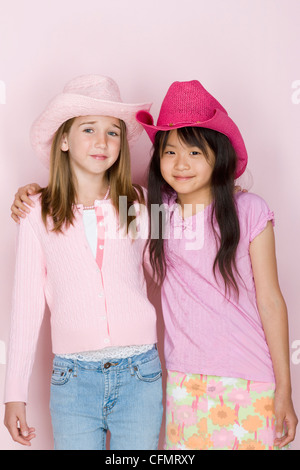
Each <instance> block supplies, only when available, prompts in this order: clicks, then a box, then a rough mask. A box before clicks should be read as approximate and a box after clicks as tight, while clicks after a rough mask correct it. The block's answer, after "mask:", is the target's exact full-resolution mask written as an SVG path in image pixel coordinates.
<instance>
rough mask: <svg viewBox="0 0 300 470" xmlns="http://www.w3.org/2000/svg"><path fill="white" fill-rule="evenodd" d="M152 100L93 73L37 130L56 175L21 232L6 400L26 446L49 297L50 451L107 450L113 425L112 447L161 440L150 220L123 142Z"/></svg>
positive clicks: (39, 149) (15, 432)
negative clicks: (129, 100)
mask: <svg viewBox="0 0 300 470" xmlns="http://www.w3.org/2000/svg"><path fill="white" fill-rule="evenodd" d="M149 107H150V105H148V104H145V103H144V104H138V105H134V104H126V103H123V102H122V100H121V97H120V94H119V89H118V87H117V85H116V83H115V82H114V81H113V80H112V79H110V78H107V77H102V76H98V75H88V76H83V77H78V78H76V79H74V80H72V81H70V82H69V83H68V84H67V85H66V87H65V88H64V91H63V93H61V94H59V95H58V96H56V97H55V98H54V99H53V100H52V101H51V102H50V103H49V104H48V106H47V108H46V110H45V111H44V112H43V114H42V115H41V116H40V117H39V118H38V119H37V121H36V122H35V123H34V125H33V127H32V132H31V141H32V144H33V147H34V149H35V151H36V153H37V155H38V156H39V157H40V158H41V160H42V161H43V162H44V163H45V164H46V166H47V167H49V170H50V176H49V183H48V186H47V187H46V188H43V189H41V190H40V192H39V194H38V195H36V196H35V197H34V198H33V202H34V204H35V207H34V208H33V209H32V210H31V213H30V214H29V215H28V217H27V218H26V219H22V220H21V223H20V229H19V236H18V247H17V258H16V271H15V272H16V274H15V283H14V291H13V306H12V320H11V333H10V342H9V350H8V364H7V374H6V386H5V399H4V401H5V403H6V411H5V425H6V426H7V428H8V430H9V432H10V433H11V435H12V437H13V439H14V440H15V441H16V442H19V443H20V444H23V445H30V444H31V440H32V439H33V438H34V437H35V431H34V428H32V427H30V426H29V425H28V424H27V420H26V406H25V405H26V404H27V401H28V383H29V378H30V374H31V370H32V366H33V361H34V354H35V349H36V344H37V340H38V335H39V329H40V325H41V322H42V318H43V314H44V310H45V306H46V304H47V305H48V307H49V309H50V312H51V336H52V345H53V352H54V354H55V357H54V363H53V374H52V380H51V401H50V409H51V418H52V424H53V433H54V443H55V449H57V450H61V449H75V450H79V449H83V450H96V449H105V446H106V443H105V441H106V434H107V431H108V430H109V431H110V433H111V441H110V443H111V449H119V450H121V449H156V448H157V445H158V437H159V431H160V426H161V418H162V384H161V375H162V373H161V365H160V361H159V357H158V352H157V348H156V341H157V334H156V312H155V309H154V307H153V306H152V304H151V303H150V301H149V300H148V298H147V289H146V283H145V278H144V275H143V254H144V248H145V239H146V237H144V238H143V237H142V236H141V234H140V231H141V228H142V227H147V222H148V218H147V214H146V213H145V212H144V211H142V210H141V209H142V207H143V203H144V202H145V199H144V192H143V190H142V189H141V188H140V187H138V186H133V185H132V183H131V177H130V156H129V147H128V142H129V143H131V142H133V141H134V140H135V139H136V138H137V137H138V135H139V134H140V132H141V131H142V127H141V126H140V125H139V124H138V123H137V122H136V120H135V115H136V112H137V111H139V110H147V109H149ZM120 196H122V197H123V198H122V205H121V203H120V204H119V197H120ZM120 201H121V199H120ZM129 210H130V216H127V214H128V213H129ZM18 423H19V425H18ZM145 423H146V425H145Z"/></svg>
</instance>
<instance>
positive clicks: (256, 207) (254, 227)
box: [249, 195, 275, 243]
mask: <svg viewBox="0 0 300 470" xmlns="http://www.w3.org/2000/svg"><path fill="white" fill-rule="evenodd" d="M253 196H254V197H253V198H252V204H251V209H250V210H249V216H250V243H251V242H252V241H253V240H254V238H255V237H257V236H258V235H259V234H260V233H261V232H262V231H263V230H264V229H265V228H266V226H267V223H268V222H269V221H271V222H272V225H273V227H274V226H275V219H274V212H272V211H271V210H270V209H269V206H268V204H267V203H266V201H264V199H262V198H261V197H259V196H257V195H253Z"/></svg>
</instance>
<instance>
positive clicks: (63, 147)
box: [60, 133, 69, 152]
mask: <svg viewBox="0 0 300 470" xmlns="http://www.w3.org/2000/svg"><path fill="white" fill-rule="evenodd" d="M60 150H62V151H63V152H67V151H68V150H69V142H68V136H67V134H66V133H65V134H63V135H62V138H61V142H60Z"/></svg>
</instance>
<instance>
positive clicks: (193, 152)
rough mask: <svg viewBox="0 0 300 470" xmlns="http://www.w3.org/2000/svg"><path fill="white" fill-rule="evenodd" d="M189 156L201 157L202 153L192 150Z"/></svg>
mask: <svg viewBox="0 0 300 470" xmlns="http://www.w3.org/2000/svg"><path fill="white" fill-rule="evenodd" d="M191 155H193V156H197V155H202V152H199V151H198V150H194V151H192V152H191Z"/></svg>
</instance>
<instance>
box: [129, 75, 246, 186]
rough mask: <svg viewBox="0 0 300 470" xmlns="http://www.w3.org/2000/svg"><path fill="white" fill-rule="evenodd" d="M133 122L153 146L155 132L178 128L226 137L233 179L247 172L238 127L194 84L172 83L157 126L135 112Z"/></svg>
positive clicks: (150, 117) (221, 107)
mask: <svg viewBox="0 0 300 470" xmlns="http://www.w3.org/2000/svg"><path fill="white" fill-rule="evenodd" d="M136 119H137V121H138V122H139V123H140V124H141V125H142V126H143V127H144V129H145V130H146V132H147V134H148V135H149V137H150V140H151V141H152V142H154V138H155V134H156V133H157V132H158V131H170V130H172V129H178V128H180V127H205V128H207V129H213V130H215V131H218V132H220V133H222V134H225V135H226V136H227V137H228V138H229V140H230V142H231V144H232V146H233V148H234V149H235V152H236V154H237V158H238V162H237V170H236V174H235V177H236V178H238V177H239V176H241V174H242V173H243V172H244V171H245V169H246V166H247V161H248V156H247V150H246V147H245V144H244V140H243V138H242V136H241V133H240V131H239V129H238V127H237V126H236V124H235V123H234V122H233V121H232V119H231V118H230V117H229V116H228V114H227V111H226V110H225V109H224V108H223V106H221V105H220V103H219V102H218V101H217V100H216V99H215V98H214V97H213V96H212V95H211V94H210V93H208V91H206V90H205V88H204V87H203V86H202V85H201V83H199V82H198V81H197V80H192V81H189V82H174V83H172V85H171V86H170V88H169V90H168V92H167V94H166V96H165V98H164V100H163V103H162V105H161V109H160V113H159V117H158V120H157V125H156V126H154V124H153V122H154V121H153V117H152V116H151V114H150V113H149V112H148V111H146V110H142V111H138V113H137V115H136Z"/></svg>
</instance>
